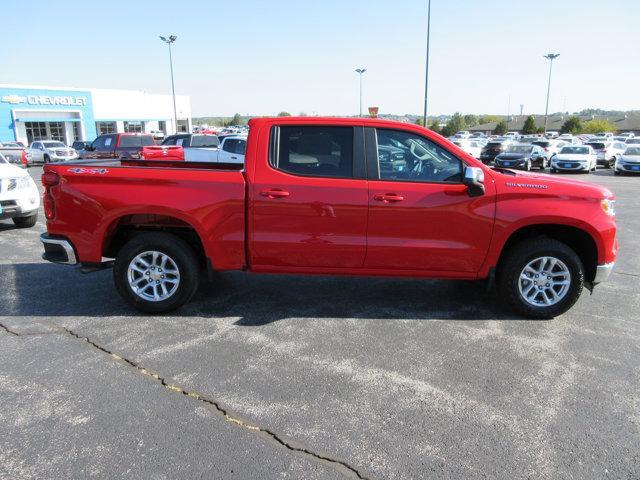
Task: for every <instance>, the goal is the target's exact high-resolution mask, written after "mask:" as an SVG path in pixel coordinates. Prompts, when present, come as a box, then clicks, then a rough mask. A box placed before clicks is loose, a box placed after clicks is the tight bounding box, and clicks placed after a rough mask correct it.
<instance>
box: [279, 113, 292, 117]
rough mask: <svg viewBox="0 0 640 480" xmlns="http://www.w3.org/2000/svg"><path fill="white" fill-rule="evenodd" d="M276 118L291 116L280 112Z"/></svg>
mask: <svg viewBox="0 0 640 480" xmlns="http://www.w3.org/2000/svg"><path fill="white" fill-rule="evenodd" d="M278 116H279V117H290V116H291V114H290V113H289V112H280V113H279V114H278Z"/></svg>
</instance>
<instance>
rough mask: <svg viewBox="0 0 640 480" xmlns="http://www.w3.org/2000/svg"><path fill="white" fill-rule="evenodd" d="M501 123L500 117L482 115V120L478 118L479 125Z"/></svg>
mask: <svg viewBox="0 0 640 480" xmlns="http://www.w3.org/2000/svg"><path fill="white" fill-rule="evenodd" d="M499 121H500V117H499V116H498V115H482V116H480V118H478V124H479V125H484V124H485V123H493V122H499Z"/></svg>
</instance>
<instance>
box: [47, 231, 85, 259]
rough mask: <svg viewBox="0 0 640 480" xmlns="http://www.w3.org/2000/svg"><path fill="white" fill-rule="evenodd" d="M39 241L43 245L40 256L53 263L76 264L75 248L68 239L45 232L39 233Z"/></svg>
mask: <svg viewBox="0 0 640 480" xmlns="http://www.w3.org/2000/svg"><path fill="white" fill-rule="evenodd" d="M40 241H41V242H42V245H43V246H44V253H43V254H42V258H43V259H44V260H47V261H49V262H53V263H62V264H65V265H76V264H77V263H78V260H77V257H76V253H75V250H74V249H73V245H72V244H71V242H69V240H67V239H65V238H55V237H51V236H49V234H47V233H43V234H42V235H40Z"/></svg>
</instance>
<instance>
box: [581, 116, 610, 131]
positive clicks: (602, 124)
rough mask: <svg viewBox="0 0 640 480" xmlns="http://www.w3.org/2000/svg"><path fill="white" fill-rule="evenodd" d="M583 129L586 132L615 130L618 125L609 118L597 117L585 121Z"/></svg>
mask: <svg viewBox="0 0 640 480" xmlns="http://www.w3.org/2000/svg"><path fill="white" fill-rule="evenodd" d="M582 131H583V132H584V133H598V132H615V131H616V127H614V126H613V125H612V124H611V123H610V122H608V121H607V120H598V119H595V120H589V121H588V122H584V123H583V124H582Z"/></svg>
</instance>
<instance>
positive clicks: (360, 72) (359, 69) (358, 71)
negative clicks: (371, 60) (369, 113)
mask: <svg viewBox="0 0 640 480" xmlns="http://www.w3.org/2000/svg"><path fill="white" fill-rule="evenodd" d="M366 71H367V69H366V68H356V73H358V74H359V75H360V116H362V74H363V73H364V72H366Z"/></svg>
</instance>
